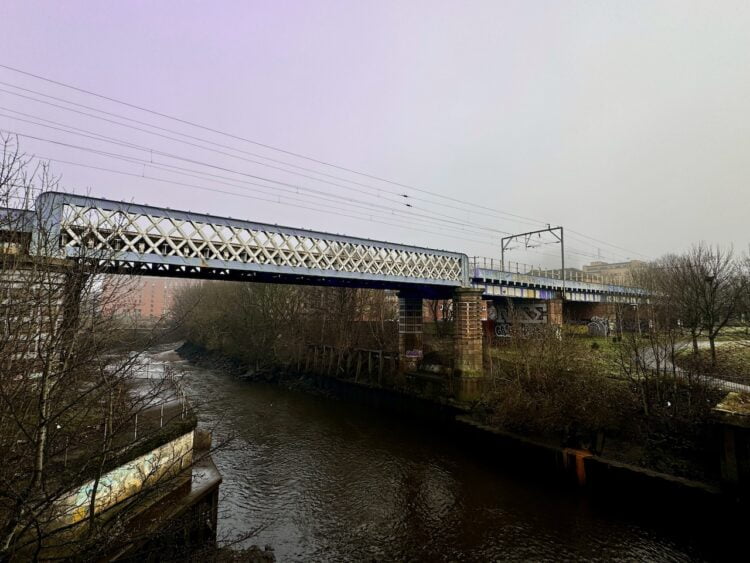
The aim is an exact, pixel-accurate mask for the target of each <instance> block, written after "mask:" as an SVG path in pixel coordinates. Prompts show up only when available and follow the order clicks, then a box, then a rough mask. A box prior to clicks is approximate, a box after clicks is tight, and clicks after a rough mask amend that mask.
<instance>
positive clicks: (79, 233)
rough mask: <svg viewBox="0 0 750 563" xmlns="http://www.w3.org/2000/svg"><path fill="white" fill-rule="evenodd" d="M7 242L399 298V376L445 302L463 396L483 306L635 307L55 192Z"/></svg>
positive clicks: (447, 260)
mask: <svg viewBox="0 0 750 563" xmlns="http://www.w3.org/2000/svg"><path fill="white" fill-rule="evenodd" d="M11 232H12V233H15V234H19V233H20V234H22V235H23V238H24V240H26V241H27V242H26V244H27V249H26V251H27V252H28V253H29V254H31V255H37V256H40V257H46V258H51V259H52V258H54V259H58V261H59V259H70V260H94V261H96V262H97V263H98V265H99V266H100V267H101V268H102V269H103V270H104V271H107V272H110V273H115V274H134V275H146V276H170V277H187V278H198V279H223V280H239V281H255V282H271V283H292V284H315V285H331V286H349V287H364V288H384V289H392V290H397V291H399V304H400V311H399V352H400V358H401V365H402V366H403V367H404V369H406V370H407V371H408V370H414V369H416V367H417V365H418V363H419V359H420V358H421V351H422V322H423V321H422V299H423V298H433V299H435V298H443V299H444V298H452V299H453V316H454V343H455V346H454V368H455V371H456V373H457V374H459V375H460V376H462V383H461V385H464V384H467V385H468V387H467V389H465V390H466V391H467V393H469V394H471V390H472V389H471V386H472V385H474V384H475V383H476V381H475V382H474V383H472V382H471V378H472V377H477V376H480V375H481V373H482V339H483V333H482V325H481V318H482V315H483V314H484V310H485V306H484V304H483V303H482V301H483V300H487V301H493V302H494V304H493V307H495V308H497V307H503V306H505V307H507V303H508V302H512V301H516V302H517V303H518V305H519V307H518V308H519V309H520V310H522V311H524V310H526V309H528V310H527V311H526V315H525V316H526V318H527V321H528V322H550V323H560V322H562V318H563V310H564V308H563V302H566V303H576V302H579V303H581V304H582V305H583V304H588V305H589V306H600V305H601V306H611V305H614V304H615V303H621V302H633V301H636V300H638V299H639V298H640V297H642V296H643V292H642V291H641V290H639V289H636V288H629V287H624V286H616V285H607V284H602V283H593V282H591V281H580V280H561V279H557V278H555V277H551V276H545V275H529V274H521V273H513V272H506V271H503V270H502V268H500V269H497V268H495V267H494V266H495V264H494V262H493V261H490V262H489V264H488V263H487V262H486V261H484V262H480V261H477V260H470V259H469V258H468V256H467V255H466V254H463V253H459V252H450V251H445V250H435V249H429V248H422V247H417V246H410V245H403V244H397V243H392V242H384V241H376V240H370V239H364V238H358V237H350V236H345V235H338V234H331V233H323V232H318V231H311V230H306V229H297V228H293V227H283V226H279V225H271V224H266V223H256V222H252V221H245V220H241V219H234V218H231V217H217V216H213V215H206V214H202V213H194V212H191V211H178V210H174V209H170V208H164V207H154V206H149V205H138V204H134V203H127V202H122V201H114V200H108V199H101V198H94V197H87V196H79V195H73V194H66V193H60V192H45V193H42V194H40V195H39V196H38V197H37V199H36V202H35V205H34V209H29V210H18V209H13V210H9V209H5V210H4V212H2V211H0V237H3V238H2V241H7V240H10V239H11V238H12V237H11V238H8V233H11ZM2 241H0V242H2ZM6 252H7V250H6ZM488 266H489V267H488ZM503 303H505V304H506V305H503ZM499 314H500V315H501V316H502V314H503V313H502V311H501V312H500V313H499ZM467 377H469V378H470V379H466V378H467Z"/></svg>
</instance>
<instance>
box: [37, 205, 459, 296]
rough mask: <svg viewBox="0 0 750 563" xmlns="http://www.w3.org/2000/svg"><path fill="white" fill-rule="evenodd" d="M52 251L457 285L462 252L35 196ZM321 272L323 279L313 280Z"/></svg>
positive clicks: (225, 270)
mask: <svg viewBox="0 0 750 563" xmlns="http://www.w3.org/2000/svg"><path fill="white" fill-rule="evenodd" d="M40 209H41V210H43V212H42V213H41V214H40V216H42V217H44V222H45V232H47V233H51V234H52V236H54V237H56V240H58V241H59V249H60V255H61V256H63V257H68V258H77V257H81V256H83V255H86V254H87V255H91V254H92V253H96V252H99V253H101V254H102V255H105V256H108V257H111V258H109V259H110V260H111V261H112V266H113V268H116V269H117V270H118V271H128V272H129V273H143V274H149V273H150V274H153V275H181V274H184V275H187V276H193V277H225V278H231V277H241V278H252V277H255V278H258V280H259V281H260V280H262V279H268V278H269V277H274V279H279V278H284V279H281V280H280V281H298V282H303V281H305V280H308V281H309V280H310V279H317V280H318V282H319V283H326V282H331V283H335V282H336V281H337V280H339V281H341V282H346V283H348V284H352V285H357V284H360V285H382V286H386V287H387V286H389V285H393V286H400V285H404V284H406V285H412V284H420V285H427V286H447V287H459V286H463V285H466V284H467V283H468V276H467V273H468V258H467V256H466V255H464V254H459V253H454V252H446V251H441V250H431V249H426V248H420V247H414V246H406V245H400V244H394V243H388V242H381V241H374V240H369V239H361V238H354V237H347V236H341V235H334V234H330V233H321V232H316V231H309V230H304V229H295V228H290V227H281V226H278V225H269V224H264V223H254V222H249V221H242V220H237V219H232V218H225V217H215V216H211V215H203V214H199V213H192V212H186V211H176V210H172V209H165V208H158V207H151V206H144V205H136V204H131V203H125V202H117V201H111V200H104V199H98V198H91V197H84V196H76V195H71V194H63V193H57V192H47V193H44V194H41V195H40V196H39V198H38V199H37V210H40ZM320 278H325V281H322V280H320Z"/></svg>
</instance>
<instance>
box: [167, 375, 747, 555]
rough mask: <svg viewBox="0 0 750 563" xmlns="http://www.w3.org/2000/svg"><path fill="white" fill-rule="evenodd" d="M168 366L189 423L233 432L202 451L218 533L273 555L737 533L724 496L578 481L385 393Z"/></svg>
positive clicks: (726, 551) (681, 540)
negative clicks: (188, 402) (192, 412)
mask: <svg viewBox="0 0 750 563" xmlns="http://www.w3.org/2000/svg"><path fill="white" fill-rule="evenodd" d="M175 368H176V369H180V370H181V373H183V374H184V375H183V378H182V379H183V382H184V384H185V388H186V389H187V390H188V394H189V396H191V397H195V400H196V401H198V402H201V400H202V399H203V402H202V404H201V408H200V412H199V417H200V420H201V424H202V425H205V427H207V428H211V429H212V432H213V434H214V436H215V437H216V439H217V440H219V441H221V440H222V438H223V437H226V436H231V437H232V445H231V447H229V448H227V449H222V450H219V451H217V452H216V454H215V456H214V459H215V461H216V464H217V467H218V469H219V470H220V471H221V473H222V476H223V483H222V498H221V501H220V510H219V529H218V534H219V537H220V538H223V541H222V545H229V544H231V545H234V546H235V547H238V548H243V547H248V546H249V545H251V544H256V545H261V546H263V545H271V546H273V548H274V553H275V554H276V557H277V559H278V560H279V561H322V560H326V561H362V560H367V561H497V560H524V561H528V560H535V561H542V560H577V561H580V560H632V561H643V560H650V561H653V560H660V561H666V560H670V561H687V560H690V561H713V560H722V559H728V558H729V557H730V555H731V554H732V553H733V550H734V552H736V549H737V545H736V544H737V541H740V539H741V538H742V537H743V535H742V533H741V531H740V530H738V529H736V528H737V526H735V525H734V524H733V522H732V520H731V519H730V520H729V521H727V519H726V518H725V517H724V516H725V515H726V514H728V513H726V512H725V511H723V510H720V509H716V508H713V507H707V506H706V505H705V504H701V503H696V504H695V506H693V507H690V506H688V507H684V506H680V505H679V503H675V502H671V501H669V500H663V498H664V497H662V500H657V498H654V499H653V500H649V499H648V498H645V499H643V501H642V502H633V501H632V500H629V497H630V495H629V493H628V492H627V491H623V492H622V493H621V496H625V497H628V498H624V499H622V501H621V500H620V499H618V498H616V497H615V496H614V495H609V494H607V493H606V491H604V490H602V489H596V490H595V489H591V488H590V487H588V486H587V487H586V488H585V489H583V490H581V489H580V488H579V487H578V486H577V485H576V484H575V481H574V479H573V478H572V477H573V476H572V475H571V474H570V473H565V472H563V471H562V470H560V469H557V468H550V466H549V465H546V464H544V463H538V464H537V463H533V462H531V461H529V462H527V463H524V461H525V460H527V459H530V458H527V456H526V455H520V454H518V453H515V452H514V451H513V450H512V449H510V448H509V447H506V446H501V445H498V444H493V443H492V442H490V441H488V438H487V435H488V434H487V433H485V432H481V433H480V437H478V438H477V437H475V436H474V432H473V431H472V432H471V433H470V432H469V429H465V428H464V429H463V430H462V427H461V426H460V425H458V424H456V423H455V422H449V421H441V420H440V418H439V416H436V417H430V416H427V415H426V414H422V415H420V416H415V415H414V414H413V413H412V414H409V415H406V414H403V413H402V412H399V411H398V409H397V408H386V400H385V399H380V401H381V404H380V405H379V406H376V405H374V404H372V406H371V405H368V404H365V403H363V402H361V401H355V400H352V399H350V398H347V397H344V396H340V395H336V396H334V394H333V393H331V392H330V391H326V392H324V393H310V392H308V391H306V390H304V389H300V388H295V389H292V388H288V387H286V386H284V385H280V384H276V383H266V382H263V381H254V380H250V379H241V378H239V377H230V376H228V375H227V374H226V373H225V372H220V371H216V370H210V369H204V368H199V367H196V366H195V365H194V364H192V363H189V362H185V361H180V362H178V363H177V364H175ZM337 387H338V384H337ZM365 391H367V390H365ZM358 392H359V390H355V391H351V393H358ZM365 396H371V395H370V393H366V394H365ZM386 396H387V394H385V393H384V394H383V397H386ZM401 404H402V405H403V404H404V403H403V402H402V403H401ZM615 493H616V492H615ZM741 521H742V520H738V522H741ZM248 532H251V533H252V536H251V537H248V538H247V539H246V540H243V541H242V542H240V543H239V544H234V543H232V539H233V538H236V537H238V536H242V537H245V536H246V534H247V533H248ZM717 537H720V538H722V540H721V541H720V542H717V541H715V538H717ZM735 540H737V541H735Z"/></svg>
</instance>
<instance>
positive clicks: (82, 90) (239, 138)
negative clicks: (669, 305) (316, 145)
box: [0, 64, 642, 255]
mask: <svg viewBox="0 0 750 563" xmlns="http://www.w3.org/2000/svg"><path fill="white" fill-rule="evenodd" d="M0 68H4V69H6V70H9V71H11V72H15V73H18V74H21V75H25V76H28V77H32V78H35V79H37V80H41V81H44V82H47V83H50V84H55V85H57V86H60V87H63V88H67V89H70V90H73V91H77V92H80V93H83V94H86V95H90V96H93V97H96V98H99V99H102V100H106V101H109V102H112V103H116V104H120V105H122V106H125V107H129V108H131V109H136V110H138V111H142V112H145V113H149V114H151V115H155V116H158V117H161V118H164V119H168V120H172V121H174V122H177V123H181V124H183V125H188V126H191V127H195V128H198V129H201V130H204V131H207V132H211V133H214V134H218V135H222V136H225V137H227V138H231V139H234V140H237V141H242V142H246V143H250V144H253V145H256V146H260V147H263V148H266V149H268V150H273V151H277V152H279V153H282V154H286V155H289V156H293V157H295V158H300V159H303V160H307V161H309V162H314V163H316V164H320V165H323V166H327V167H330V168H334V169H337V170H341V171H344V172H348V173H351V174H355V175H358V176H361V177H365V178H370V179H372V180H376V181H379V182H384V183H387V184H390V185H393V186H398V187H402V188H407V189H411V190H414V191H417V192H419V193H424V194H429V195H431V196H432V197H437V198H441V199H444V200H447V201H453V202H455V203H459V204H464V203H465V202H464V201H463V200H460V199H458V198H454V197H451V196H446V195H443V194H440V193H436V192H432V191H430V190H426V189H424V188H420V187H417V186H413V185H409V184H405V183H402V182H397V181H393V180H389V179H387V178H383V177H380V176H376V175H374V174H368V173H365V172H361V171H358V170H354V169H352V168H348V167H345V166H341V165H338V164H334V163H331V162H328V161H324V160H321V159H317V158H313V157H310V156H307V155H304V154H301V153H298V152H294V151H290V150H287V149H282V148H280V147H276V146H273V145H270V144H267V143H262V142H259V141H256V140H253V139H249V138H246V137H242V136H239V135H235V134H232V133H228V132H225V131H221V130H218V129H215V128H213V127H209V126H206V125H203V124H200V123H196V122H193V121H190V120H186V119H182V118H179V117H176V116H173V115H169V114H166V113H163V112H160V111H156V110H153V109H150V108H147V107H144V106H140V105H137V104H132V103H130V102H126V101H124V100H120V99H118V98H114V97H112V96H106V95H103V94H99V93H97V92H93V91H91V90H87V89H85V88H80V87H77V86H73V85H71V84H67V83H65V82H61V81H58V80H54V79H50V78H47V77H44V76H41V75H38V74H35V73H31V72H28V71H24V70H22V69H19V68H16V67H12V66H9V65H4V64H0ZM97 111H101V110H97ZM180 134H182V133H180ZM232 150H239V149H234V148H232ZM262 158H268V157H262ZM286 164H289V165H291V164H290V163H286ZM292 166H295V165H292ZM315 173H318V174H324V173H322V172H319V171H315ZM349 181H351V180H349ZM486 209H488V210H491V211H493V212H495V213H499V214H502V215H505V216H509V217H515V218H517V219H521V220H524V221H531V222H533V223H547V221H539V220H537V219H533V218H530V217H525V216H523V215H517V214H513V213H509V212H504V211H500V210H496V209H492V208H486ZM578 234H581V233H578ZM583 236H586V237H587V238H591V239H592V240H597V241H598V242H601V243H602V244H605V245H607V246H611V247H613V248H618V249H621V250H625V251H626V252H630V253H632V254H640V255H642V254H641V253H638V252H633V251H630V250H628V249H624V248H623V247H619V246H617V245H613V244H611V243H608V242H605V241H601V240H599V239H593V237H588V236H587V235H583Z"/></svg>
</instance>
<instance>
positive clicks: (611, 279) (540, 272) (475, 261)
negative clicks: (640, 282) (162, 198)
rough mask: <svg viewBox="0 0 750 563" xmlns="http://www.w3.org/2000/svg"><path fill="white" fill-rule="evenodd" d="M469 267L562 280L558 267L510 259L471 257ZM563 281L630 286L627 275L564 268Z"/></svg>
mask: <svg viewBox="0 0 750 563" xmlns="http://www.w3.org/2000/svg"><path fill="white" fill-rule="evenodd" d="M469 267H470V269H471V270H475V269H477V268H482V269H485V270H497V271H502V272H509V273H512V274H522V275H527V276H538V277H541V278H548V279H553V280H562V272H561V271H560V270H559V269H558V270H550V269H545V268H542V267H541V266H534V265H532V264H524V263H522V262H512V261H506V262H505V264H503V263H502V261H501V260H500V259H499V258H488V257H485V256H473V257H471V258H470V259H469ZM565 281H571V282H583V283H595V284H600V285H618V286H622V287H629V286H630V283H628V282H629V280H628V279H627V276H602V275H599V274H592V273H589V272H580V271H579V272H575V271H567V270H566V273H565Z"/></svg>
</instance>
